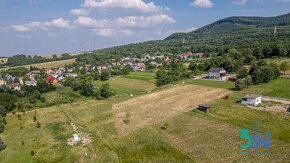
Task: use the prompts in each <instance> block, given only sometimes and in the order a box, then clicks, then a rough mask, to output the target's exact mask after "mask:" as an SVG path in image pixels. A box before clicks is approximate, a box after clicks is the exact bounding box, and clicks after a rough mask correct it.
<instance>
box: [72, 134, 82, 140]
mask: <svg viewBox="0 0 290 163" xmlns="http://www.w3.org/2000/svg"><path fill="white" fill-rule="evenodd" d="M73 141H74V142H78V141H81V138H80V137H79V135H78V134H73Z"/></svg>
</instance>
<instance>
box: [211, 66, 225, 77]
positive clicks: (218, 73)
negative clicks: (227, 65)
mask: <svg viewBox="0 0 290 163" xmlns="http://www.w3.org/2000/svg"><path fill="white" fill-rule="evenodd" d="M226 74H227V72H226V70H225V69H223V68H220V67H215V68H211V69H209V70H208V78H209V79H217V80H225V79H226Z"/></svg>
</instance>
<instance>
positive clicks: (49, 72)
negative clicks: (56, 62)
mask: <svg viewBox="0 0 290 163" xmlns="http://www.w3.org/2000/svg"><path fill="white" fill-rule="evenodd" d="M45 73H46V75H51V74H54V73H55V72H54V70H52V69H51V68H47V69H46V70H45Z"/></svg>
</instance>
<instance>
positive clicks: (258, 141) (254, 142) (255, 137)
mask: <svg viewBox="0 0 290 163" xmlns="http://www.w3.org/2000/svg"><path fill="white" fill-rule="evenodd" d="M240 132H241V135H240V138H241V139H246V140H247V144H241V145H240V147H241V148H242V149H247V148H252V149H258V148H260V147H261V146H262V147H264V148H267V149H269V148H270V132H269V131H266V133H265V140H263V139H262V138H261V137H260V135H259V133H258V121H256V125H255V129H254V132H255V133H254V134H252V135H250V132H249V129H244V128H242V129H240Z"/></svg>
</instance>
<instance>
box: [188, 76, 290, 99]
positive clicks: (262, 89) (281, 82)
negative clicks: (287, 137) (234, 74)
mask: <svg viewBox="0 0 290 163" xmlns="http://www.w3.org/2000/svg"><path fill="white" fill-rule="evenodd" d="M186 83H189V84H193V85H200V86H207V87H215V88H223V89H228V90H234V88H235V83H234V82H228V81H215V80H189V81H188V82H186ZM289 85H290V79H288V78H283V77H280V78H278V79H276V80H271V81H270V82H268V83H262V84H258V85H251V86H250V87H249V88H247V89H244V90H242V91H236V92H237V93H239V94H241V95H246V94H256V95H264V96H273V97H280V98H288V99H290V87H289Z"/></svg>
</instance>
